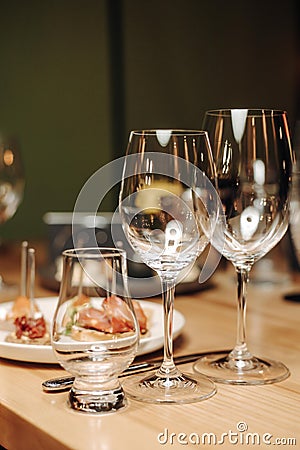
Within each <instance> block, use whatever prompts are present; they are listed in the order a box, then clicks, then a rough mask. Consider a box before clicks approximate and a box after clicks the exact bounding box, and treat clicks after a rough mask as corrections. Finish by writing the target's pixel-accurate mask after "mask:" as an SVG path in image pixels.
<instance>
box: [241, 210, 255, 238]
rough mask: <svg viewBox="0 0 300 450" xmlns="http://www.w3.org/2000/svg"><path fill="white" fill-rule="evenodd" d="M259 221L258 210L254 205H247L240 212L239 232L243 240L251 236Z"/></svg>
mask: <svg viewBox="0 0 300 450" xmlns="http://www.w3.org/2000/svg"><path fill="white" fill-rule="evenodd" d="M258 223H259V211H258V210H257V209H256V208H254V206H248V207H247V208H246V209H244V211H243V212H242V214H241V218H240V226H241V234H242V237H243V239H245V241H248V240H249V239H251V238H252V236H253V235H254V233H255V232H256V230H257V227H258Z"/></svg>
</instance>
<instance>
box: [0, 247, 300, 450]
mask: <svg viewBox="0 0 300 450" xmlns="http://www.w3.org/2000/svg"><path fill="white" fill-rule="evenodd" d="M4 258H6V259H4V260H3V257H2V259H1V260H0V263H1V262H2V264H0V268H1V270H2V272H4V275H6V277H7V278H9V279H10V281H12V280H14V279H17V278H16V277H17V269H16V267H17V264H16V263H14V264H13V261H15V259H14V258H16V251H15V250H14V251H13V252H11V253H10V252H7V253H6V255H5V256H4ZM4 261H5V264H4V265H3V262H4ZM5 269H6V270H5ZM212 282H213V286H212V287H211V288H210V289H207V290H203V291H201V292H198V293H194V294H187V295H181V296H178V297H177V298H176V308H177V309H178V310H179V311H181V312H182V313H183V314H184V316H185V318H186V326H185V328H184V331H183V333H182V335H181V336H180V337H179V338H178V339H177V340H176V342H175V353H176V354H184V353H189V352H197V351H205V350H216V349H221V348H230V347H231V346H232V345H233V343H234V338H235V326H236V323H235V319H236V311H235V309H236V302H235V288H236V286H235V278H234V273H233V271H232V269H231V268H229V269H227V270H226V271H224V270H223V271H222V270H219V271H218V272H217V273H216V274H215V275H214V276H213V278H212ZM297 289H299V290H300V283H299V278H298V276H296V277H293V278H291V279H290V281H289V282H288V283H282V284H281V283H277V284H274V285H271V286H270V285H269V286H267V287H262V285H256V284H254V283H253V284H252V285H251V284H250V286H249V289H248V292H249V303H248V341H249V344H250V349H251V350H252V351H253V352H254V353H255V354H257V355H267V356H268V357H269V358H273V359H278V360H281V361H282V362H284V363H285V364H286V365H287V366H288V367H289V369H290V371H291V376H290V377H289V378H288V379H287V380H285V381H283V382H281V383H277V384H272V385H265V386H230V385H223V384H218V392H217V394H216V395H215V396H214V397H212V398H211V399H209V400H206V401H203V402H199V403H194V404H190V405H173V406H171V405H150V404H145V403H140V402H135V401H130V402H129V406H128V407H127V409H125V410H124V411H122V412H118V413H115V414H110V415H106V416H91V415H84V414H81V413H77V412H74V411H71V410H70V409H68V408H67V406H66V399H67V393H58V394H47V393H44V392H43V391H42V389H41V382H42V381H43V380H45V379H47V378H50V377H55V376H60V375H63V374H64V373H65V372H64V371H63V369H60V367H59V366H56V365H38V364H29V363H22V362H14V361H9V360H4V359H2V360H1V362H0V444H1V445H3V446H4V447H5V448H8V449H9V450H18V449H26V450H28V449H31V450H35V449H38V450H42V449H46V450H52V449H53V450H59V449H78V450H98V449H103V450H119V449H120V450H121V449H126V450H127V449H132V450H135V449H139V450H140V449H143V450H154V449H159V448H170V449H181V448H195V447H197V445H195V442H196V439H197V438H199V439H200V444H199V445H198V447H200V448H201V445H202V446H204V445H203V444H202V443H201V439H204V438H205V441H206V443H207V445H208V446H209V447H212V444H213V442H214V441H213V440H214V439H217V443H215V446H218V445H220V447H222V446H223V448H226V449H227V448H231V446H232V445H233V444H234V442H235V443H236V442H241V439H242V438H243V437H244V441H245V442H246V439H248V440H249V447H251V448H264V446H265V445H267V444H268V443H269V444H270V443H271V445H273V444H274V445H275V443H276V444H277V445H278V444H279V442H280V443H281V444H284V443H285V444H286V445H285V448H300V421H299V418H300V323H299V319H300V303H293V302H287V301H285V300H283V294H284V293H286V292H287V291H292V290H297ZM49 294H50V295H55V293H53V292H50V293H49V291H47V290H45V289H43V288H41V287H40V285H39V280H37V295H38V296H49ZM156 301H157V300H156ZM182 367H183V366H182ZM187 367H188V366H187ZM243 427H244V428H247V431H242V430H243ZM239 430H241V431H239ZM161 433H163V434H161ZM180 433H183V434H180ZM205 433H212V434H210V435H206V437H205ZM225 433H227V435H225ZM235 433H237V434H235ZM222 435H223V438H222ZM159 436H160V442H159V440H158V437H159ZM222 439H223V440H224V443H222ZM252 439H254V441H252ZM276 439H281V441H276ZM288 439H292V441H290V442H288ZM189 440H190V442H189ZM237 440H239V441H237ZM258 440H260V445H250V444H251V443H253V442H254V443H256V444H257V443H258ZM165 441H167V443H165V444H164V442H165ZM180 441H181V442H180ZM295 441H296V443H295ZM209 442H210V444H211V445H209ZM184 443H186V444H184ZM288 443H289V445H287V444H288ZM241 447H242V446H241V444H238V445H235V448H241ZM245 447H247V445H245ZM271 448H272V447H271Z"/></svg>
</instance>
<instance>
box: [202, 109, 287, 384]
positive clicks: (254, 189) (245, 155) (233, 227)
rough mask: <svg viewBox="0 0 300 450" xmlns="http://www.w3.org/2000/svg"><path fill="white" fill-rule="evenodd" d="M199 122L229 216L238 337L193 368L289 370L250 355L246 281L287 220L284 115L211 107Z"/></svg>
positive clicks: (249, 375)
mask: <svg viewBox="0 0 300 450" xmlns="http://www.w3.org/2000/svg"><path fill="white" fill-rule="evenodd" d="M203 127H204V129H206V130H207V131H208V134H209V138H210V142H211V145H212V150H213V154H214V159H215V163H216V168H217V176H218V191H219V195H220V198H221V201H222V204H223V209H224V214H225V220H226V231H225V241H223V242H220V245H219V250H220V252H222V254H223V255H224V256H225V257H226V258H227V259H228V260H229V261H231V262H232V264H233V265H234V267H235V270H236V273H237V280H238V288H237V297H238V311H237V338H236V345H235V347H234V349H233V350H232V351H231V352H230V353H229V354H222V355H218V356H216V355H206V356H204V357H203V358H201V359H200V360H199V361H197V362H196V363H195V365H194V369H195V370H196V371H197V372H199V373H204V374H206V375H208V376H210V377H212V379H214V380H215V381H218V382H223V383H231V384H266V383H274V382H276V381H281V380H284V379H285V378H287V377H288V375H289V370H288V369H287V367H286V366H285V365H284V364H282V363H281V362H277V361H272V360H269V359H265V358H260V357H259V358H258V357H255V356H253V355H252V353H251V352H250V351H249V349H248V346H247V343H246V299H247V298H246V287H247V283H248V279H249V273H250V270H251V268H252V266H253V264H254V263H255V262H256V261H257V260H259V259H260V258H262V257H263V256H264V255H266V254H267V253H268V252H269V251H270V250H271V249H272V248H273V247H274V246H275V245H276V244H277V243H278V242H279V241H280V240H281V238H282V237H283V235H284V234H285V232H286V230H287V227H288V223H289V199H290V193H291V179H292V164H293V153H292V150H291V145H290V135H289V129H288V121H287V115H286V113H285V112H284V111H275V110H269V109H256V110H253V109H249V110H248V109H232V110H230V109H229V110H216V111H208V112H207V113H206V114H205V119H204V124H203ZM215 244H217V247H218V243H217V241H215Z"/></svg>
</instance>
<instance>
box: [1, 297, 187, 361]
mask: <svg viewBox="0 0 300 450" xmlns="http://www.w3.org/2000/svg"><path fill="white" fill-rule="evenodd" d="M57 301H58V297H57V296H55V297H39V298H37V299H36V302H37V304H38V306H39V308H40V309H41V311H42V312H43V314H45V318H46V319H48V320H50V321H51V318H50V317H49V308H50V309H51V308H52V305H53V313H54V310H55V307H56V302H57ZM137 301H138V302H140V304H141V306H142V307H143V308H144V309H145V310H147V309H148V310H151V312H152V314H155V316H154V317H155V320H157V321H159V322H160V325H159V323H158V322H156V324H155V325H156V327H158V326H160V328H161V332H159V333H156V334H155V335H154V336H149V337H144V338H143V337H142V338H141V341H140V345H139V349H138V352H137V356H140V355H144V354H147V353H150V352H154V351H156V350H159V349H160V348H162V347H163V344H164V336H163V326H162V324H163V316H162V314H163V313H162V304H161V301H159V302H157V303H156V302H155V301H153V302H152V301H151V302H150V301H147V300H137ZM11 306H12V302H5V303H1V304H0V311H3V309H5V311H8V310H9V309H10V308H11ZM184 324H185V318H184V316H183V314H182V313H180V312H179V311H177V310H176V309H174V321H173V339H176V338H177V337H178V336H179V335H180V334H181V332H182V330H183V327H184ZM150 331H151V330H150ZM7 334H8V332H7V331H4V330H0V358H4V359H10V360H14V361H21V362H30V363H41V364H59V363H58V361H57V359H56V357H55V354H54V351H53V349H52V346H51V345H34V344H16V343H10V342H5V340H4V339H5V337H6V336H7Z"/></svg>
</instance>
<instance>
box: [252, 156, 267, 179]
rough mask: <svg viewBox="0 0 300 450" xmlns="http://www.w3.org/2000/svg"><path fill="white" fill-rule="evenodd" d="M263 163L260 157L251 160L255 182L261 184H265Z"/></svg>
mask: <svg viewBox="0 0 300 450" xmlns="http://www.w3.org/2000/svg"><path fill="white" fill-rule="evenodd" d="M265 174H266V169H265V163H264V162H263V161H262V160H261V159H257V160H256V161H253V177H254V181H255V183H257V184H259V185H260V186H263V185H264V184H265Z"/></svg>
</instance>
